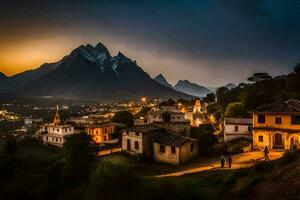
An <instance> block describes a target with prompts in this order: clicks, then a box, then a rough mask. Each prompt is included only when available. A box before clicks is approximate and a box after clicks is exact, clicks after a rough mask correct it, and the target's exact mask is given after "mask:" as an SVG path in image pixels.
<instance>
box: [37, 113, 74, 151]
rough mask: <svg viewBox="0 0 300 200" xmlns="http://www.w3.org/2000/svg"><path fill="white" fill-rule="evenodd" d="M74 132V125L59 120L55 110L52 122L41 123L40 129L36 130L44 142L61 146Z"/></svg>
mask: <svg viewBox="0 0 300 200" xmlns="http://www.w3.org/2000/svg"><path fill="white" fill-rule="evenodd" d="M74 133H75V131H74V127H73V126H71V125H66V124H64V123H63V122H62V121H61V119H60V115H59V113H58V110H57V111H56V114H55V116H54V120H53V123H45V124H42V125H41V126H40V129H39V130H38V131H37V137H38V139H40V140H42V142H43V143H44V144H49V145H54V146H58V147H63V145H64V143H65V142H66V139H67V137H68V136H70V135H72V134H74Z"/></svg>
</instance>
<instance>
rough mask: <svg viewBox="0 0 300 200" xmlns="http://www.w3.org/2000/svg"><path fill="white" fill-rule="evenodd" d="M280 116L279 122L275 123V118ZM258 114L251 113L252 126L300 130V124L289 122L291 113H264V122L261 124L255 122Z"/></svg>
mask: <svg viewBox="0 0 300 200" xmlns="http://www.w3.org/2000/svg"><path fill="white" fill-rule="evenodd" d="M276 117H281V122H282V123H281V124H275V118H276ZM257 118H258V115H257V114H254V115H253V127H269V128H281V129H294V130H299V131H300V124H297V125H292V124H291V115H273V114H272V115H271V114H267V115H265V123H264V124H261V123H258V122H257Z"/></svg>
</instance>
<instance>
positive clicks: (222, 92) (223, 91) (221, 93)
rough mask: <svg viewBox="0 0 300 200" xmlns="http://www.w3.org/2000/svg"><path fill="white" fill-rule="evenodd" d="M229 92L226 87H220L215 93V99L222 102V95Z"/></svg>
mask: <svg viewBox="0 0 300 200" xmlns="http://www.w3.org/2000/svg"><path fill="white" fill-rule="evenodd" d="M227 92H229V89H228V88H227V87H220V88H218V89H217V91H216V95H217V99H218V101H221V102H222V101H223V100H224V95H225V94H226V93H227Z"/></svg>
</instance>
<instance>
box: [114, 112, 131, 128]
mask: <svg viewBox="0 0 300 200" xmlns="http://www.w3.org/2000/svg"><path fill="white" fill-rule="evenodd" d="M111 120H112V121H113V122H116V123H123V124H126V125H127V127H131V126H133V115H132V114H131V113H130V112H128V111H126V110H124V111H119V112H116V113H115V115H114V116H113V117H112V119H111Z"/></svg>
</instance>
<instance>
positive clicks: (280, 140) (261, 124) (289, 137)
mask: <svg viewBox="0 0 300 200" xmlns="http://www.w3.org/2000/svg"><path fill="white" fill-rule="evenodd" d="M252 113H253V147H254V148H255V149H264V148H265V147H266V146H267V147H268V148H269V149H276V150H291V149H299V147H300V146H299V142H300V101H297V100H288V101H285V102H276V103H271V104H268V105H264V106H261V107H258V108H256V109H255V110H254V111H253V112H252Z"/></svg>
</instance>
